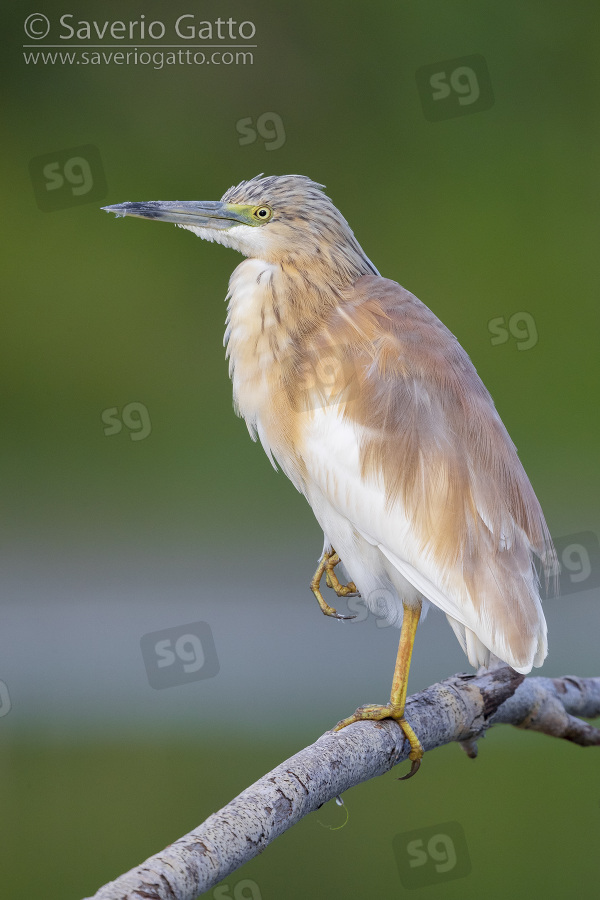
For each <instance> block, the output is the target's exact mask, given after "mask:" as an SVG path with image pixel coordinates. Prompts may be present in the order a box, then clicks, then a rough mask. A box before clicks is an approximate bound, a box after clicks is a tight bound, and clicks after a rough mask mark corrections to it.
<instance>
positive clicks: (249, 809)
mask: <svg viewBox="0 0 600 900" xmlns="http://www.w3.org/2000/svg"><path fill="white" fill-rule="evenodd" d="M598 715H600V678H577V677H574V676H570V675H567V676H565V677H564V678H554V679H551V678H527V679H526V678H524V676H523V675H519V674H518V673H517V672H514V671H513V670H512V669H510V668H508V667H503V668H499V669H495V670H493V671H486V672H483V673H481V674H477V675H465V674H458V675H453V676H452V677H451V678H448V679H446V680H445V681H442V682H440V683H439V684H434V685H432V686H431V687H429V688H427V690H425V691H421V692H420V693H418V694H414V695H413V696H412V697H409V699H408V700H407V703H406V717H407V719H408V720H409V722H410V724H411V725H412V726H413V728H414V730H415V731H416V733H417V735H418V736H419V739H420V740H421V743H422V745H423V748H424V750H425V751H428V750H433V749H434V748H435V747H440V746H442V745H443V744H448V743H450V742H451V741H459V742H460V743H462V745H463V747H464V748H465V750H466V752H467V753H468V754H469V755H470V756H474V755H476V752H477V745H476V741H477V739H478V738H479V737H481V736H482V735H483V734H484V732H485V731H486V730H487V729H488V728H490V727H491V726H492V725H497V724H501V723H503V724H510V725H515V726H516V727H517V728H524V729H531V730H534V731H541V732H543V733H544V734H548V735H551V736H553V737H559V738H564V739H566V740H569V741H573V742H574V743H576V744H579V745H580V746H600V729H597V728H594V727H593V726H591V725H589V724H588V723H587V722H582V721H581V719H579V718H577V717H578V716H585V717H586V718H595V717H596V716H598ZM409 750H410V747H409V745H408V741H406V739H405V738H404V734H403V732H402V731H401V729H400V728H399V726H398V725H397V724H396V723H395V722H393V721H391V720H384V721H382V722H357V723H355V724H353V725H350V726H348V727H347V728H345V729H343V730H342V731H339V732H335V733H334V732H331V731H328V732H326V733H325V734H324V735H323V736H322V737H320V738H319V739H318V740H317V741H316V742H315V743H314V744H312V745H311V746H310V747H306V748H305V749H304V750H301V751H300V752H299V753H297V754H296V755H295V756H292V757H291V758H290V759H288V760H286V761H285V762H283V763H281V765H279V766H277V768H275V769H273V770H272V771H271V772H269V773H268V774H267V775H265V776H263V778H261V779H259V780H258V781H257V782H255V784H253V785H252V786H251V787H249V788H247V789H246V790H245V791H243V792H242V793H241V794H239V796H237V797H236V798H235V799H233V800H232V801H231V803H228V804H227V806H225V807H223V809H221V810H220V811H219V812H216V813H214V814H213V815H212V816H210V817H209V818H208V819H207V820H206V821H205V822H204V823H203V824H202V825H199V826H198V828H195V829H194V830H193V831H190V832H189V834H186V835H185V836H184V837H182V838H180V839H179V840H178V841H175V843H174V844H171V845H170V846H168V847H167V848H166V849H165V850H163V851H161V852H160V853H157V854H156V855H155V856H152V857H150V858H149V859H147V860H146V862H144V863H142V864H141V865H140V866H137V867H136V868H135V869H131V871H129V872H126V873H125V874H124V875H121V877H120V878H117V879H116V881H111V882H109V883H108V884H106V885H104V887H102V888H100V890H99V891H98V892H97V893H96V894H94V897H93V898H88V900H195V898H196V897H197V896H198V894H201V893H204V892H205V891H207V890H209V889H210V888H211V887H213V886H214V885H215V884H217V883H218V882H219V881H221V880H222V879H223V878H225V877H226V876H227V875H229V874H230V873H231V872H233V871H235V869H237V868H239V867H240V866H241V865H243V864H244V863H245V862H247V861H248V860H250V859H252V858H253V857H254V856H256V855H257V854H258V853H260V852H261V851H262V850H264V849H265V848H266V847H267V846H268V845H269V844H270V843H271V842H272V841H273V840H275V838H276V837H279V835H280V834H283V832H284V831H287V829H288V828H291V826H292V825H295V824H296V822H298V821H299V820H300V819H302V818H303V817H304V816H306V815H308V813H310V812H313V811H314V810H316V809H318V808H319V807H320V806H322V805H323V804H324V803H326V802H327V801H328V800H332V799H333V798H334V797H337V796H338V795H340V794H341V793H343V791H346V790H348V789H349V788H351V787H354V786H355V785H357V784H360V783H361V782H363V781H367V780H368V779H369V778H374V777H375V776H376V775H383V774H384V773H385V772H388V771H389V770H390V769H392V768H393V767H394V766H395V765H397V764H398V763H400V762H402V761H403V760H405V759H407V758H408V753H409ZM418 777H419V778H424V777H426V774H425V773H424V772H423V771H422V772H421V774H420V775H419V776H418Z"/></svg>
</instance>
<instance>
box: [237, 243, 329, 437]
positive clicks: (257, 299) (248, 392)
mask: <svg viewBox="0 0 600 900" xmlns="http://www.w3.org/2000/svg"><path fill="white" fill-rule="evenodd" d="M325 284H326V282H323V286H322V287H319V285H318V284H317V283H316V279H315V278H314V277H311V275H310V274H309V273H307V272H302V271H300V270H299V269H298V268H296V267H294V266H286V265H285V263H283V264H273V263H269V262H266V261H265V260H261V259H256V258H253V259H247V260H245V261H244V262H243V263H241V265H239V266H238V267H237V269H236V270H235V272H234V273H233V274H232V276H231V279H230V282H229V306H228V314H227V328H226V332H225V343H226V346H227V356H228V357H229V371H230V375H231V379H232V382H233V397H234V403H235V407H236V410H237V412H238V413H239V414H240V415H241V416H243V417H244V419H245V420H246V423H247V424H248V428H249V429H250V432H251V433H253V434H255V433H257V432H258V434H259V435H260V436H261V439H263V435H264V434H265V432H269V433H270V434H272V433H273V431H274V427H273V423H272V422H271V426H270V425H269V420H270V419H272V417H273V414H274V411H275V410H277V411H278V412H277V416H278V419H279V420H281V419H285V418H287V419H288V420H289V418H290V416H289V415H287V413H286V408H285V404H286V399H285V398H286V396H287V395H288V394H289V390H288V389H289V385H290V383H293V380H294V367H295V366H296V364H297V362H298V361H299V360H301V359H302V356H303V352H304V347H305V346H306V344H307V342H310V341H311V336H312V335H314V334H316V333H317V332H318V330H319V329H320V328H321V327H322V324H323V322H324V321H325V320H326V319H327V318H328V317H329V316H330V315H331V311H332V308H333V307H335V306H336V305H337V304H339V303H340V302H342V295H341V288H340V289H338V288H336V287H335V286H332V285H331V284H329V285H328V286H327V288H325ZM281 425H282V427H284V423H281ZM277 427H278V426H277ZM275 430H276V429H275ZM268 440H269V441H270V442H271V446H273V442H274V440H275V439H274V438H269V439H268ZM263 443H264V439H263ZM267 449H268V448H267Z"/></svg>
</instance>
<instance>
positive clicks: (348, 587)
mask: <svg viewBox="0 0 600 900" xmlns="http://www.w3.org/2000/svg"><path fill="white" fill-rule="evenodd" d="M340 561H341V560H340V558H339V556H338V555H337V553H333V554H332V555H331V556H330V557H329V558H328V559H327V560H326V562H325V582H326V584H327V587H329V588H331V589H332V590H333V591H335V592H336V594H337V595H338V597H360V594H359V592H358V591H357V590H356V585H355V584H354V582H353V581H349V582H348V584H342V583H341V582H340V580H339V578H338V577H337V575H336V574H335V571H334V569H335V567H336V566H337V564H338V563H339V562H340Z"/></svg>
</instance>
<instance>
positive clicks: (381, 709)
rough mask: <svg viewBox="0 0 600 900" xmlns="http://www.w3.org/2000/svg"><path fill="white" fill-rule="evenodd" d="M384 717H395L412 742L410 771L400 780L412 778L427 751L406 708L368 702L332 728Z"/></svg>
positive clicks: (376, 720) (378, 720)
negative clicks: (406, 713) (410, 721)
mask: <svg viewBox="0 0 600 900" xmlns="http://www.w3.org/2000/svg"><path fill="white" fill-rule="evenodd" d="M382 719H393V720H394V722H397V723H398V725H399V726H400V728H401V729H402V731H403V732H404V736H405V737H406V739H407V741H408V743H409V744H410V753H409V754H408V758H409V759H410V772H409V773H408V775H403V776H402V777H401V778H399V779H398V781H406V779H407V778H412V776H413V775H416V773H417V772H418V770H419V767H420V765H421V760H422V758H423V754H424V752H425V751H424V750H423V747H422V745H421V741H420V740H419V738H418V737H417V735H416V734H415V732H414V731H413V729H412V727H411V726H410V725H409V724H408V722H407V721H406V719H405V718H404V710H399V709H397V708H394V707H393V706H392V704H391V703H387V704H386V705H385V706H378V705H377V704H376V703H368V704H367V705H366V706H359V707H358V709H357V710H356V712H355V713H353V714H352V715H351V716H348V718H347V719H342V720H341V722H338V723H337V725H336V726H335V728H333V729H332V730H333V731H341V730H342V728H346V727H347V726H348V725H353V724H354V722H365V721H368V720H371V721H374V722H381V721H382Z"/></svg>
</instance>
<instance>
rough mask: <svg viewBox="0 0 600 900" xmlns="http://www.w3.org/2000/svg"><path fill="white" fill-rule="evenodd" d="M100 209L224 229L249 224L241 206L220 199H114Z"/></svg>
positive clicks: (121, 214) (142, 217)
mask: <svg viewBox="0 0 600 900" xmlns="http://www.w3.org/2000/svg"><path fill="white" fill-rule="evenodd" d="M102 209H105V210H106V212H112V213H114V214H115V215H116V216H137V217H139V218H141V219H158V221H159V222H173V223H174V224H175V225H188V226H189V225H192V226H194V227H196V228H214V229H217V230H225V229H227V228H233V226H234V225H247V224H248V219H247V217H246V216H245V215H244V213H243V212H242V211H241V208H240V207H236V206H235V205H234V204H232V203H223V202H222V201H221V200H206V201H202V200H147V201H146V202H141V203H117V204H116V205H115V206H103V207H102Z"/></svg>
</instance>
